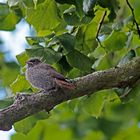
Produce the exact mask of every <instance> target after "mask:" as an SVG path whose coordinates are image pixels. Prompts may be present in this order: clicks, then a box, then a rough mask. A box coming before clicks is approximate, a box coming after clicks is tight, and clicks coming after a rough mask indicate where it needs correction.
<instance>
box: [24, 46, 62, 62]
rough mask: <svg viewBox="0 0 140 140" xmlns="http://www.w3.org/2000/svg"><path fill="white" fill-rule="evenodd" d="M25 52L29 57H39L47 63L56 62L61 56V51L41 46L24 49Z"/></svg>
mask: <svg viewBox="0 0 140 140" xmlns="http://www.w3.org/2000/svg"><path fill="white" fill-rule="evenodd" d="M26 52H27V55H28V56H29V57H40V58H42V59H43V60H45V62H46V63H49V64H53V63H56V62H58V61H59V60H60V59H61V57H62V55H61V53H59V52H55V51H54V50H53V49H50V48H46V47H41V46H40V47H35V48H32V49H26Z"/></svg>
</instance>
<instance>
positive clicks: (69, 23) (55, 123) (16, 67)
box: [0, 0, 140, 140]
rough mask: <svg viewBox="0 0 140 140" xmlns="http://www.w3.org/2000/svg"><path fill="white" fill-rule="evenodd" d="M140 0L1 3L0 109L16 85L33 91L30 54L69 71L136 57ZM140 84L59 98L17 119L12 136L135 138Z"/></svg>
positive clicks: (139, 126)
mask: <svg viewBox="0 0 140 140" xmlns="http://www.w3.org/2000/svg"><path fill="white" fill-rule="evenodd" d="M127 2H130V4H131V6H132V7H131V8H133V10H134V11H132V9H131V8H130V5H129V4H128V3H127ZM139 7H140V1H137V0H129V1H127V0H124V1H121V0H29V1H26V0H18V1H17V0H8V1H3V2H2V3H0V30H1V31H0V109H3V108H5V107H7V106H9V105H10V104H12V103H13V97H14V96H15V95H16V93H17V92H24V93H32V92H34V91H36V90H35V89H33V87H31V85H30V84H29V83H28V82H27V81H26V79H25V75H24V72H25V69H26V67H25V62H26V60H28V59H29V58H30V57H41V58H42V59H43V60H45V61H46V63H49V64H51V65H52V66H54V67H55V68H56V69H57V71H59V72H61V73H62V74H64V75H65V76H66V77H68V78H75V77H79V76H84V75H86V74H89V73H91V72H94V71H98V70H104V69H109V68H112V67H115V66H122V65H123V64H125V63H127V62H128V61H130V60H131V59H133V58H134V57H139V55H140V39H139V36H140V34H139V33H138V27H136V23H137V24H138V25H139V24H140V15H139ZM133 12H134V13H133ZM101 21H103V22H101ZM99 27H100V28H99ZM139 87H140V86H139V84H137V85H135V86H134V87H133V88H132V89H129V87H127V88H124V89H119V88H118V89H110V90H103V91H99V92H97V93H96V94H93V95H91V96H84V97H80V98H78V99H74V100H71V101H67V102H65V103H62V104H60V105H57V106H56V107H55V108H54V109H53V110H52V111H51V112H50V114H47V113H46V112H44V111H42V112H40V113H38V114H35V115H33V116H30V117H28V118H26V119H24V120H21V121H19V122H17V123H15V124H14V126H13V127H14V128H13V129H14V130H15V132H14V134H13V135H12V136H11V138H10V139H11V140H19V139H20V140H30V139H33V140H56V139H63V140H126V139H127V140H139V139H140V107H139V98H140V97H139V94H140V88H139ZM125 93H128V96H127V97H125V98H120V96H123V95H124V94H125ZM0 139H2V138H1V136H0ZM2 140H3V139H2Z"/></svg>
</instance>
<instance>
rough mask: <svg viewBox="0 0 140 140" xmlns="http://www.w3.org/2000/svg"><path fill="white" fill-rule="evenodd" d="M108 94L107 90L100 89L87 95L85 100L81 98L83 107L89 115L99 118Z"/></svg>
mask: <svg viewBox="0 0 140 140" xmlns="http://www.w3.org/2000/svg"><path fill="white" fill-rule="evenodd" d="M107 96H108V93H107V91H100V92H97V93H96V94H93V95H91V96H89V97H86V99H84V101H83V100H81V102H83V104H82V106H81V108H83V110H84V111H85V112H86V113H88V114H89V115H91V116H94V117H96V118H98V117H100V115H101V113H102V110H103V108H104V104H105V102H106V97H107Z"/></svg>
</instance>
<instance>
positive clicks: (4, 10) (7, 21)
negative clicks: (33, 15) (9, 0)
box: [0, 3, 20, 31]
mask: <svg viewBox="0 0 140 140" xmlns="http://www.w3.org/2000/svg"><path fill="white" fill-rule="evenodd" d="M19 21H20V18H19V17H18V16H16V15H15V14H14V13H13V12H12V11H10V10H9V7H8V5H7V4H2V3H0V30H6V31H9V30H14V29H15V26H16V24H17V23H18V22H19Z"/></svg>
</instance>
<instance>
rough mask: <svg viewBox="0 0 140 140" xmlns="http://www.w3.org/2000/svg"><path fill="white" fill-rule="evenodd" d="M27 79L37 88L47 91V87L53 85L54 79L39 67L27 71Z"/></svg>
mask: <svg viewBox="0 0 140 140" xmlns="http://www.w3.org/2000/svg"><path fill="white" fill-rule="evenodd" d="M26 78H27V80H28V81H29V82H30V83H31V85H32V86H34V87H36V88H41V89H45V88H46V87H47V86H49V85H51V84H53V78H52V77H51V76H50V75H48V74H47V70H44V69H40V68H38V67H36V68H34V67H33V68H29V69H27V71H26Z"/></svg>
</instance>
